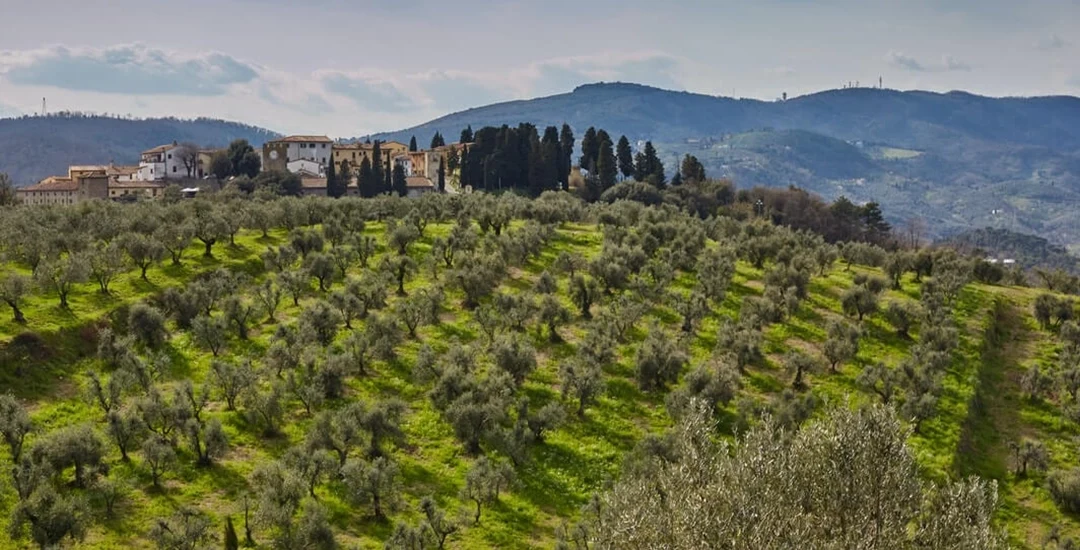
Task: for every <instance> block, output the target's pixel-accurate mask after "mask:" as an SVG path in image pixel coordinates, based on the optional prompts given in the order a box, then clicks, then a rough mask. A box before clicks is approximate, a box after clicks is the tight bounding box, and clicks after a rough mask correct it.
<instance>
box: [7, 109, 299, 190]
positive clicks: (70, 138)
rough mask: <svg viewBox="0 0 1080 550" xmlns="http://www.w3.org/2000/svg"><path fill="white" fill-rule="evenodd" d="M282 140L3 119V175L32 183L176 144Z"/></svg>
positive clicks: (196, 123) (253, 133)
mask: <svg viewBox="0 0 1080 550" xmlns="http://www.w3.org/2000/svg"><path fill="white" fill-rule="evenodd" d="M277 135H278V134H276V133H274V132H271V131H269V130H265V129H262V128H257V127H255V126H248V125H246V124H240V123H236V122H226V121H223V120H213V119H195V120H179V119H174V118H160V119H145V120H128V119H121V118H111V117H104V116H83V115H53V116H46V117H22V118H9V119H0V172H7V173H8V175H10V176H11V178H12V179H13V180H14V181H15V183H16V184H28V183H34V182H36V181H38V180H40V179H42V178H44V177H46V176H49V175H54V174H64V173H67V167H68V165H71V164H106V163H108V162H109V161H115V162H116V163H117V164H136V163H138V162H139V153H140V152H142V151H144V150H146V149H149V148H151V147H154V146H157V145H162V144H164V143H170V142H172V141H173V140H176V141H190V142H193V143H197V144H199V145H201V146H224V145H228V143H229V142H230V141H232V140H234V139H238V138H243V139H246V140H248V141H250V142H251V143H252V144H255V145H261V144H262V143H263V142H264V141H266V140H267V139H270V138H273V137H276V136H277Z"/></svg>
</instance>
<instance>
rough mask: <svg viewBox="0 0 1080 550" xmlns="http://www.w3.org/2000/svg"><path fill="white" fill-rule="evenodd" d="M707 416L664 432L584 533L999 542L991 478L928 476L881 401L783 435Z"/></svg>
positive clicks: (847, 542) (706, 539)
mask: <svg viewBox="0 0 1080 550" xmlns="http://www.w3.org/2000/svg"><path fill="white" fill-rule="evenodd" d="M712 425H713V421H712V419H711V418H710V417H709V415H708V413H707V411H705V410H704V408H701V409H700V410H699V411H698V412H697V413H694V414H689V415H687V416H685V417H684V418H683V419H682V421H681V422H680V423H679V424H678V426H677V427H676V428H675V430H674V432H673V434H672V436H671V438H670V440H671V443H672V447H673V448H672V452H671V453H669V454H665V455H664V456H662V457H657V458H653V459H649V460H648V461H647V462H646V464H645V465H644V466H643V467H639V468H635V469H633V470H631V471H629V472H627V474H625V475H624V477H623V478H622V479H621V480H619V481H618V482H616V483H615V485H614V487H613V488H612V489H611V490H610V491H609V492H607V493H606V494H605V495H604V496H603V497H602V498H601V499H600V502H599V505H598V506H595V507H594V510H596V512H595V514H596V515H595V516H594V517H595V519H593V520H591V521H589V522H588V531H589V534H590V536H589V539H591V542H592V544H593V545H595V546H596V547H598V548H660V547H663V548H672V549H691V548H692V549H701V548H709V549H714V548H715V549H720V548H730V547H732V545H733V544H734V545H735V546H737V547H745V548H831V547H837V548H866V549H880V550H884V549H897V548H899V549H911V550H914V549H917V548H983V549H998V548H1002V549H1003V548H1006V547H1007V542H1006V540H1005V537H1004V533H1001V532H1000V531H998V530H997V529H996V528H995V526H994V522H993V517H994V509H995V504H996V500H997V492H996V488H995V486H994V484H993V482H985V481H981V480H978V479H971V480H964V481H957V482H952V483H949V484H947V485H939V486H933V485H931V486H924V483H923V481H922V479H921V478H920V475H919V468H918V464H917V463H916V460H915V455H914V452H913V451H912V450H911V449H910V447H908V444H907V435H908V434H907V432H906V430H905V429H904V427H903V424H902V423H901V421H900V420H899V419H898V418H897V417H896V415H895V414H894V413H893V412H892V411H891V410H889V409H888V408H886V407H880V406H879V407H872V408H868V409H862V410H858V411H852V410H850V409H849V408H847V407H838V408H837V409H835V410H833V411H832V412H831V413H830V414H829V415H828V416H827V417H826V418H825V419H823V420H821V421H818V422H814V423H811V424H809V425H806V426H804V427H802V428H801V429H800V430H799V431H797V432H795V433H794V434H791V435H788V434H787V433H785V432H783V431H782V430H781V428H780V427H779V426H778V425H777V424H776V423H775V422H771V421H766V422H764V423H763V424H761V425H759V426H757V427H755V428H752V429H751V430H750V431H749V433H747V434H746V436H745V437H744V438H742V440H741V441H739V442H738V443H732V442H728V441H718V440H717V439H716V438H714V436H713V432H712V430H713V427H712ZM781 434H783V436H782V435H781ZM924 487H925V488H924ZM763 495H769V496H768V498H763ZM882 495H888V498H885V499H883V498H882ZM807 502H814V503H816V504H815V505H814V506H812V507H807V506H805V503H807Z"/></svg>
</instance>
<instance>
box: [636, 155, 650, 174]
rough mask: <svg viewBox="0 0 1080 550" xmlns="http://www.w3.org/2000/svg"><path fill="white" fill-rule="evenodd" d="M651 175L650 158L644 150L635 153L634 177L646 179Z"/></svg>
mask: <svg viewBox="0 0 1080 550" xmlns="http://www.w3.org/2000/svg"><path fill="white" fill-rule="evenodd" d="M648 177H649V159H647V158H645V153H644V152H643V151H638V152H637V154H636V155H634V179H635V180H637V181H645V180H646V179H647V178H648Z"/></svg>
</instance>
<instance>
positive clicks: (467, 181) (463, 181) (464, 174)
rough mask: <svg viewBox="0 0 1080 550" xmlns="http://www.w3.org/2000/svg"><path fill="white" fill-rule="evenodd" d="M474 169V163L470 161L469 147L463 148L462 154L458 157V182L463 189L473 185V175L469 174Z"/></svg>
mask: <svg viewBox="0 0 1080 550" xmlns="http://www.w3.org/2000/svg"><path fill="white" fill-rule="evenodd" d="M471 169H472V165H471V164H470V163H469V148H468V147H462V148H461V156H460V157H458V184H459V185H460V186H461V188H462V189H465V186H466V185H472V176H470V175H469V170H471Z"/></svg>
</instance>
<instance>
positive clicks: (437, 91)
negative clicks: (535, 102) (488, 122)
mask: <svg viewBox="0 0 1080 550" xmlns="http://www.w3.org/2000/svg"><path fill="white" fill-rule="evenodd" d="M415 80H416V83H417V84H418V85H419V87H420V88H421V89H422V90H423V92H424V94H425V95H426V97H427V99H428V102H429V104H431V105H432V106H433V107H436V108H438V109H439V110H443V111H450V112H454V111H460V110H463V109H468V108H470V107H476V106H479V105H487V104H489V103H497V102H500V101H506V100H508V99H513V98H514V97H516V94H515V93H514V90H513V88H512V86H511V87H509V88H508V87H507V86H506V85H505V84H507V83H506V82H498V81H497V80H496V79H494V78H491V76H488V75H478V74H472V73H464V72H447V71H432V72H429V73H425V74H422V75H418V76H416V77H415Z"/></svg>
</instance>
